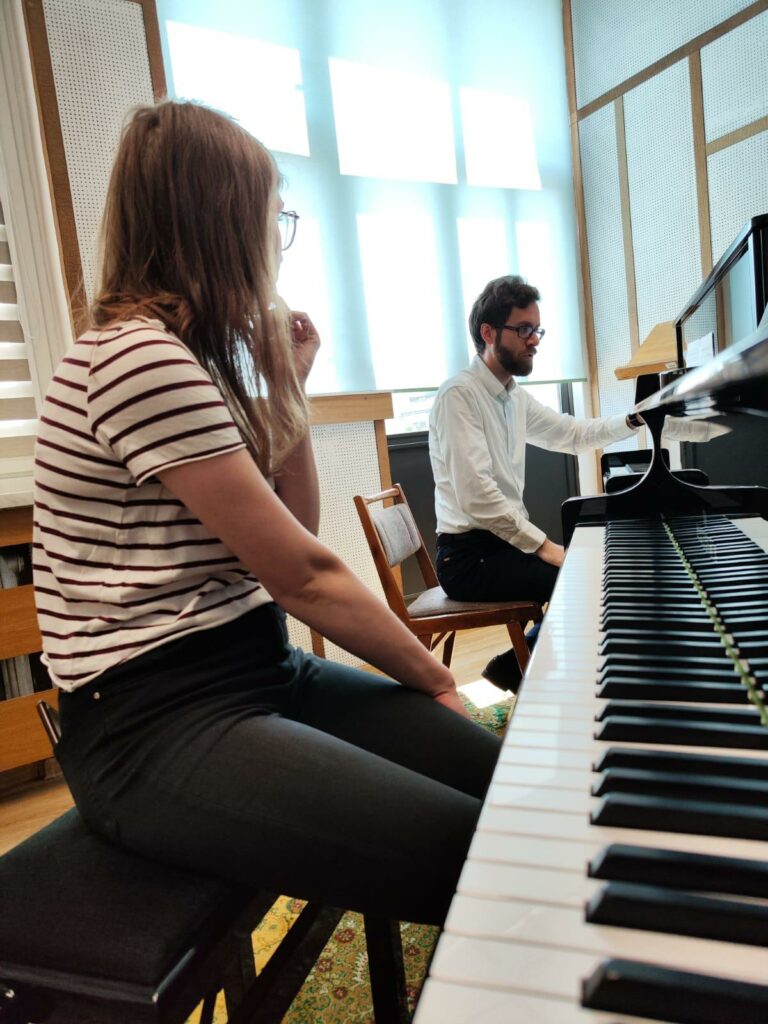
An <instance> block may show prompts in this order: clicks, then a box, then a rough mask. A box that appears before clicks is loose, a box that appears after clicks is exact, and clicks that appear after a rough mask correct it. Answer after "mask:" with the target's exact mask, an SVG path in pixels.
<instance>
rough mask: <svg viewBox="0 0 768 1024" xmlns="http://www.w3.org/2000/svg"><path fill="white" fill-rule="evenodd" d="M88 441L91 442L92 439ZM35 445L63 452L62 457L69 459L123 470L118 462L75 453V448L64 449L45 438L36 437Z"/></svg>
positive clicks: (122, 466) (97, 456) (62, 446)
mask: <svg viewBox="0 0 768 1024" xmlns="http://www.w3.org/2000/svg"><path fill="white" fill-rule="evenodd" d="M90 440H91V441H93V438H91V439H90ZM37 443H38V444H39V445H41V446H42V447H44V448H52V449H53V450H54V451H56V452H63V453H64V455H68V456H69V457H70V458H71V459H75V460H78V461H79V460H83V461H85V462H95V463H96V464H97V465H99V466H108V467H109V468H110V469H120V470H124V469H125V466H124V465H123V464H122V462H118V461H117V460H116V459H103V458H101V456H100V455H88V454H86V453H85V452H79V451H77V450H76V449H75V448H66V447H65V446H64V445H63V444H56V442H55V441H49V440H48V439H47V438H46V437H38V439H37Z"/></svg>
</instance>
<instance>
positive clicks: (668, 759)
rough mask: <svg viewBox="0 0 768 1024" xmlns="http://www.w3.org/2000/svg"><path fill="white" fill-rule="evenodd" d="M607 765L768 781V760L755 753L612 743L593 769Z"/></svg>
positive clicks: (606, 767)
mask: <svg viewBox="0 0 768 1024" xmlns="http://www.w3.org/2000/svg"><path fill="white" fill-rule="evenodd" d="M608 768H638V769H640V770H646V771H658V772H687V773H690V774H693V775H724V776H729V777H731V778H734V779H755V780H758V779H759V780H761V781H764V782H768V761H761V760H758V758H756V757H728V756H727V755H725V754H724V755H723V756H722V757H721V756H720V755H717V754H686V753H683V752H677V751H674V750H670V751H666V750H665V751H658V750H632V749H631V748H629V749H628V748H626V747H611V749H610V750H606V751H605V753H603V754H602V755H601V756H600V758H599V759H598V760H597V761H596V762H595V764H594V766H593V771H595V772H602V771H605V770H606V769H608Z"/></svg>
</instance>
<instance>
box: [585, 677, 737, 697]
mask: <svg viewBox="0 0 768 1024" xmlns="http://www.w3.org/2000/svg"><path fill="white" fill-rule="evenodd" d="M597 696H598V697H605V698H607V697H612V698H615V699H616V700H622V699H626V700H682V701H697V702H702V703H707V704H740V703H748V702H749V694H748V693H747V689H746V687H744V686H743V685H742V684H741V683H740V682H738V681H737V682H733V683H710V682H706V683H698V682H691V681H689V680H685V681H682V680H675V681H673V680H666V681H664V680H653V681H648V680H647V679H636V678H632V677H627V678H623V677H621V676H614V675H611V674H608V675H606V676H604V677H603V681H602V682H601V683H600V686H599V687H598V690H597Z"/></svg>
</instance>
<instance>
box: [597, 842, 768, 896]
mask: <svg viewBox="0 0 768 1024" xmlns="http://www.w3.org/2000/svg"><path fill="white" fill-rule="evenodd" d="M588 874H589V877H590V878H599V879H603V880H605V881H617V882H639V883H645V884H648V885H661V886H664V887H667V888H670V889H687V890H688V891H690V892H722V893H732V894H734V895H737V896H754V897H757V898H761V899H768V863H766V862H765V861H757V860H746V859H744V858H742V857H717V856H712V855H711V854H705V853H682V852H680V851H678V850H658V849H654V848H653V847H650V846H630V845H625V844H623V843H612V844H611V845H609V846H606V847H605V848H604V849H602V850H601V851H600V853H598V854H597V856H595V857H594V858H593V859H592V862H591V863H590V865H589V870H588Z"/></svg>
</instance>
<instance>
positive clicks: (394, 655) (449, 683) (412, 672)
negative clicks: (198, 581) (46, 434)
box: [158, 450, 465, 714]
mask: <svg viewBox="0 0 768 1024" xmlns="http://www.w3.org/2000/svg"><path fill="white" fill-rule="evenodd" d="M158 476H159V477H160V479H161V481H162V483H163V485H164V486H165V487H167V488H168V490H169V491H171V493H172V494H175V495H176V497H177V498H179V499H180V500H181V501H182V502H183V503H184V504H185V505H186V506H187V508H188V509H190V511H191V512H192V513H193V514H194V515H196V516H197V517H198V518H199V519H200V521H201V522H202V523H204V524H205V525H206V526H207V527H208V529H209V530H210V531H211V532H212V533H213V534H214V535H215V536H217V537H219V538H220V540H221V541H223V543H224V544H226V546H227V547H228V548H229V550H230V551H232V553H233V554H235V555H237V557H238V558H239V559H240V561H241V562H242V563H243V565H245V566H246V567H247V568H248V569H249V570H250V571H251V572H252V573H253V574H254V575H255V576H256V577H257V579H259V580H260V581H261V582H262V583H263V584H264V586H265V587H266V588H267V590H268V591H269V593H270V594H271V595H272V597H274V599H275V600H276V601H277V602H278V603H279V604H280V605H282V606H283V607H284V608H285V609H286V611H288V612H290V613H291V615H295V616H296V618H297V619H300V620H301V621H302V622H305V623H306V624H307V625H308V626H310V627H311V628H312V629H315V630H317V631H318V632H319V633H321V634H322V635H323V636H325V637H328V639H329V640H332V641H333V642H334V643H337V644H339V646H340V647H343V648H344V649H345V650H348V651H350V652H351V653H353V654H356V655H358V656H359V657H360V658H363V659H364V660H365V661H367V662H368V663H369V664H371V665H374V666H375V667H376V668H379V669H381V670H382V671H383V672H386V673H387V674H388V675H390V676H391V677H392V678H393V679H397V680H398V681H399V682H401V683H402V684H403V685H405V686H409V687H411V688H412V689H415V690H421V691H422V692H424V693H426V694H428V695H429V696H431V697H433V698H434V699H436V700H438V701H439V702H440V703H441V704H445V705H446V706H447V707H450V708H451V709H452V710H454V711H456V712H458V713H460V714H465V712H464V709H463V706H462V704H461V701H460V700H459V697H458V695H457V693H456V689H455V684H454V681H453V677H452V676H451V673H450V672H449V671H448V670H447V669H446V668H445V667H444V666H443V665H441V664H440V663H439V662H438V661H437V659H436V658H434V657H433V656H432V655H431V654H430V653H429V652H428V651H427V650H426V648H425V647H423V646H422V644H421V643H420V642H419V641H418V640H417V639H416V637H415V636H414V635H413V634H412V633H411V632H410V630H409V629H408V628H407V627H406V626H405V625H403V623H402V622H400V620H399V619H398V618H397V617H396V616H395V615H393V614H392V612H390V611H389V609H388V608H387V607H386V606H385V605H384V604H382V602H381V601H380V600H379V599H378V598H377V597H376V596H375V595H374V594H373V593H372V592H371V591H370V590H368V588H367V587H366V586H364V585H363V584H362V583H361V582H360V580H358V579H357V577H356V576H355V575H354V574H353V573H352V572H351V571H350V570H349V569H348V568H347V567H346V566H345V565H344V563H343V562H342V561H341V559H339V558H338V557H337V556H336V555H335V554H333V552H332V551H330V550H329V549H328V548H326V547H325V546H324V545H323V544H321V543H320V542H319V541H318V540H317V539H316V538H315V537H314V536H313V535H312V534H311V533H310V532H309V531H308V530H306V529H305V528H304V527H303V526H302V525H301V524H300V523H299V522H298V520H297V519H296V518H295V517H294V516H293V515H292V514H291V512H290V511H288V509H287V508H286V506H285V505H283V503H282V502H281V501H280V499H279V498H278V497H277V496H276V494H275V493H274V492H273V491H272V489H271V488H270V487H269V485H268V483H267V482H266V480H265V479H264V477H263V476H262V475H261V473H260V472H259V470H258V469H257V467H256V465H255V463H254V462H253V460H252V459H251V457H250V455H248V454H247V453H246V452H245V451H242V450H241V451H237V452H232V453H229V454H227V455H221V456H217V457H215V458H211V459H205V460H200V461H197V462H188V463H185V464H184V465H181V466H175V467H172V468H170V469H167V470H163V471H161V472H160V473H159V474H158Z"/></svg>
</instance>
